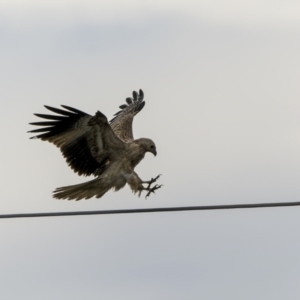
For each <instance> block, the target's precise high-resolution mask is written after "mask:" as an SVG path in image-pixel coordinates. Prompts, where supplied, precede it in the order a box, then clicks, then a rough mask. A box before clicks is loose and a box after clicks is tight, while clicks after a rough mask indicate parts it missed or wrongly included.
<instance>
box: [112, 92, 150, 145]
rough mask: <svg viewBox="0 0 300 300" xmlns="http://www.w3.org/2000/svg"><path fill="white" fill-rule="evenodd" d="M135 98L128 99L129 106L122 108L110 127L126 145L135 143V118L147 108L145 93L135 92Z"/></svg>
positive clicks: (133, 94)
mask: <svg viewBox="0 0 300 300" xmlns="http://www.w3.org/2000/svg"><path fill="white" fill-rule="evenodd" d="M132 96H133V98H126V102H127V104H123V105H121V106H120V108H121V110H120V111H119V112H117V113H116V114H115V115H114V118H113V119H112V120H111V121H110V126H111V128H112V129H113V131H114V133H115V134H116V135H117V136H118V137H119V138H120V139H121V140H122V141H123V142H125V143H128V142H131V141H133V133H132V121H133V118H134V116H135V115H136V114H137V113H138V112H140V111H141V110H142V109H143V107H144V106H145V102H144V93H143V91H142V90H140V91H139V93H137V92H136V91H133V93H132Z"/></svg>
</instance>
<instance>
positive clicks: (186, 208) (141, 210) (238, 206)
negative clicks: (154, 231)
mask: <svg viewBox="0 0 300 300" xmlns="http://www.w3.org/2000/svg"><path fill="white" fill-rule="evenodd" d="M299 205H300V202H277V203H276V202H275V203H254V204H229V205H205V206H182V207H161V208H136V209H116V210H95V211H70V212H48V213H47V212H46V213H27V214H5V215H0V219H12V218H36V217H62V216H88V215H112V214H134V213H153V212H172V211H191V210H220V209H243V208H262V207H282V206H299Z"/></svg>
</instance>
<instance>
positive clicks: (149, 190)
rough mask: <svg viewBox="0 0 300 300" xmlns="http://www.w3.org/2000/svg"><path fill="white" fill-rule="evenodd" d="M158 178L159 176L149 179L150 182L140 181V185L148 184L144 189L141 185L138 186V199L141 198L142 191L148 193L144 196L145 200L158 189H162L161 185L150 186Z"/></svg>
mask: <svg viewBox="0 0 300 300" xmlns="http://www.w3.org/2000/svg"><path fill="white" fill-rule="evenodd" d="M159 177H160V175H158V176H156V177H155V178H151V180H148V181H142V182H141V183H146V184H148V186H147V187H144V186H143V185H142V184H141V185H140V186H139V188H138V189H139V197H140V196H141V193H142V191H148V193H147V194H146V197H145V198H147V197H148V196H150V194H151V193H155V191H156V190H158V189H159V188H161V187H162V185H158V184H156V185H155V186H154V187H151V184H152V183H154V182H156V180H157V179H158V178H159Z"/></svg>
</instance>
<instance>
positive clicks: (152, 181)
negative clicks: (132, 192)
mask: <svg viewBox="0 0 300 300" xmlns="http://www.w3.org/2000/svg"><path fill="white" fill-rule="evenodd" d="M160 176H161V174H159V175H158V176H156V177H155V178H151V179H150V180H148V181H142V183H147V184H148V186H147V190H149V189H150V186H151V184H152V183H154V182H156V180H157V179H158V178H159V177H160Z"/></svg>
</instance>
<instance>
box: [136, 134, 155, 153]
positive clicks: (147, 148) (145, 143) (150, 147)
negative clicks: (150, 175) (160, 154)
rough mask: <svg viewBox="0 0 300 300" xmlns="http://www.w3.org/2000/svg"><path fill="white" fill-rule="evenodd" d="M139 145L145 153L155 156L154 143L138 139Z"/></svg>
mask: <svg viewBox="0 0 300 300" xmlns="http://www.w3.org/2000/svg"><path fill="white" fill-rule="evenodd" d="M139 144H140V145H141V146H142V147H143V148H144V150H145V152H151V153H152V154H153V155H154V156H156V154H157V152H156V146H155V144H154V142H153V141H152V140H150V139H145V138H143V139H139Z"/></svg>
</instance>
